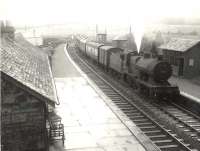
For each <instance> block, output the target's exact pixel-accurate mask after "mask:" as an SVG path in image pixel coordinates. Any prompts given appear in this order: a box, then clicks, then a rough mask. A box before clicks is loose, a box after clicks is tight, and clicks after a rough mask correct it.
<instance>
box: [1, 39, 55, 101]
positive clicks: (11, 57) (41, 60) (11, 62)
mask: <svg viewBox="0 0 200 151" xmlns="http://www.w3.org/2000/svg"><path fill="white" fill-rule="evenodd" d="M0 55H1V64H0V71H1V72H3V73H4V74H5V75H7V76H8V77H11V78H13V79H14V80H16V81H17V82H18V83H20V84H22V85H23V86H24V87H25V89H26V88H27V89H29V90H31V92H33V94H37V96H41V98H45V100H47V101H48V103H49V102H50V103H53V104H54V103H56V102H57V97H56V91H55V86H54V81H53V77H52V73H51V69H50V64H49V61H48V57H47V55H46V54H44V53H43V52H42V51H41V50H39V48H36V47H35V46H33V45H32V44H30V43H29V42H27V41H26V40H25V39H23V38H21V39H20V38H19V37H18V38H17V40H12V39H9V38H2V43H1V45H0Z"/></svg>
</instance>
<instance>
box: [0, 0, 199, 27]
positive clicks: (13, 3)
mask: <svg viewBox="0 0 200 151" xmlns="http://www.w3.org/2000/svg"><path fill="white" fill-rule="evenodd" d="M170 16H173V17H186V18H191V17H200V0H0V18H1V19H8V20H11V21H12V22H13V23H14V24H15V25H24V24H33V25H41V24H52V23H54V24H59V23H67V22H79V23H94V24H143V23H144V22H147V21H149V20H155V19H158V18H162V17H170Z"/></svg>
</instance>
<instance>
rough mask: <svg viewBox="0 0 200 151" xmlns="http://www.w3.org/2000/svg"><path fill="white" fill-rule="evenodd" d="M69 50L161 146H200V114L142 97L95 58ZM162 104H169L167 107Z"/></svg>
mask: <svg viewBox="0 0 200 151" xmlns="http://www.w3.org/2000/svg"><path fill="white" fill-rule="evenodd" d="M69 54H70V56H71V57H72V58H73V60H74V61H75V62H76V63H77V64H78V65H79V67H80V68H81V69H82V70H83V71H84V72H85V73H86V74H87V76H89V78H91V79H92V80H93V81H94V82H95V83H96V85H97V86H98V87H99V88H100V89H101V90H102V91H103V92H104V93H105V94H106V95H107V96H108V97H109V98H110V99H111V100H112V101H113V102H114V103H115V104H116V105H117V106H118V107H119V108H120V109H121V110H122V111H123V112H124V113H125V114H126V115H127V116H128V117H129V118H130V119H131V120H132V121H133V122H134V123H135V124H136V125H137V126H138V127H139V128H140V129H141V131H142V132H143V133H144V134H145V135H146V136H148V137H149V138H150V139H151V141H152V142H153V143H154V144H155V145H156V146H158V148H159V149H160V150H163V151H171V150H172V151H179V150H181V151H198V150H200V140H199V126H200V124H199V121H200V120H199V117H197V116H195V115H193V114H192V113H190V112H189V111H186V110H185V109H183V108H181V107H179V106H177V105H174V104H173V103H169V104H167V103H166V102H165V104H164V102H162V103H155V102H153V103H152V102H149V101H142V100H141V99H140V98H139V97H138V96H136V95H135V94H134V93H132V91H131V90H130V88H129V87H128V86H127V87H126V86H124V85H121V84H119V82H117V81H116V80H113V78H111V77H109V76H108V75H106V74H105V73H104V72H102V71H101V70H97V68H96V66H94V64H91V62H88V61H86V60H85V61H83V59H82V57H80V55H77V53H76V52H75V50H72V51H69ZM108 81H109V82H108ZM162 105H165V108H163V107H162ZM166 106H167V107H166ZM186 117H188V119H193V122H192V121H189V120H188V121H186V120H185V119H186Z"/></svg>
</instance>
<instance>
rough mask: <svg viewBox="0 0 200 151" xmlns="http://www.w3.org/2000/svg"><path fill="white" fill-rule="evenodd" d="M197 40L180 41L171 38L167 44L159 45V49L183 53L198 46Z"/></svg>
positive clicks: (179, 39)
mask: <svg viewBox="0 0 200 151" xmlns="http://www.w3.org/2000/svg"><path fill="white" fill-rule="evenodd" d="M199 42H200V40H199V39H181V38H172V39H170V40H169V42H167V43H165V44H163V45H161V46H160V47H159V48H160V49H167V50H174V51H179V52H185V51H187V50H189V49H190V48H192V47H193V46H195V45H196V44H198V43H199Z"/></svg>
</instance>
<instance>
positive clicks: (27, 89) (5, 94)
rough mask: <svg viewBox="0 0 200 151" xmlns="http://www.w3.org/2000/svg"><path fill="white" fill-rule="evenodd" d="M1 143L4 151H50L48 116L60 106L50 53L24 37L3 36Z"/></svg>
mask: <svg viewBox="0 0 200 151" xmlns="http://www.w3.org/2000/svg"><path fill="white" fill-rule="evenodd" d="M0 55H1V64H0V73H1V84H2V85H1V88H2V89H1V92H2V96H1V99H2V101H1V127H2V133H1V141H2V148H3V150H4V149H5V150H9V151H13V150H20V151H26V150H47V149H48V137H49V135H48V133H47V132H48V129H47V125H48V122H47V121H49V118H48V113H49V112H50V109H53V108H54V106H55V104H56V103H57V95H56V91H55V86H54V80H53V76H52V72H51V68H50V64H49V60H48V57H47V55H46V54H44V53H43V52H42V51H41V50H40V49H39V48H36V47H34V46H33V45H32V44H30V43H29V42H27V41H26V40H25V39H24V38H22V37H21V38H20V37H18V39H14V38H11V37H9V36H4V37H2V42H1V45H0Z"/></svg>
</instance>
